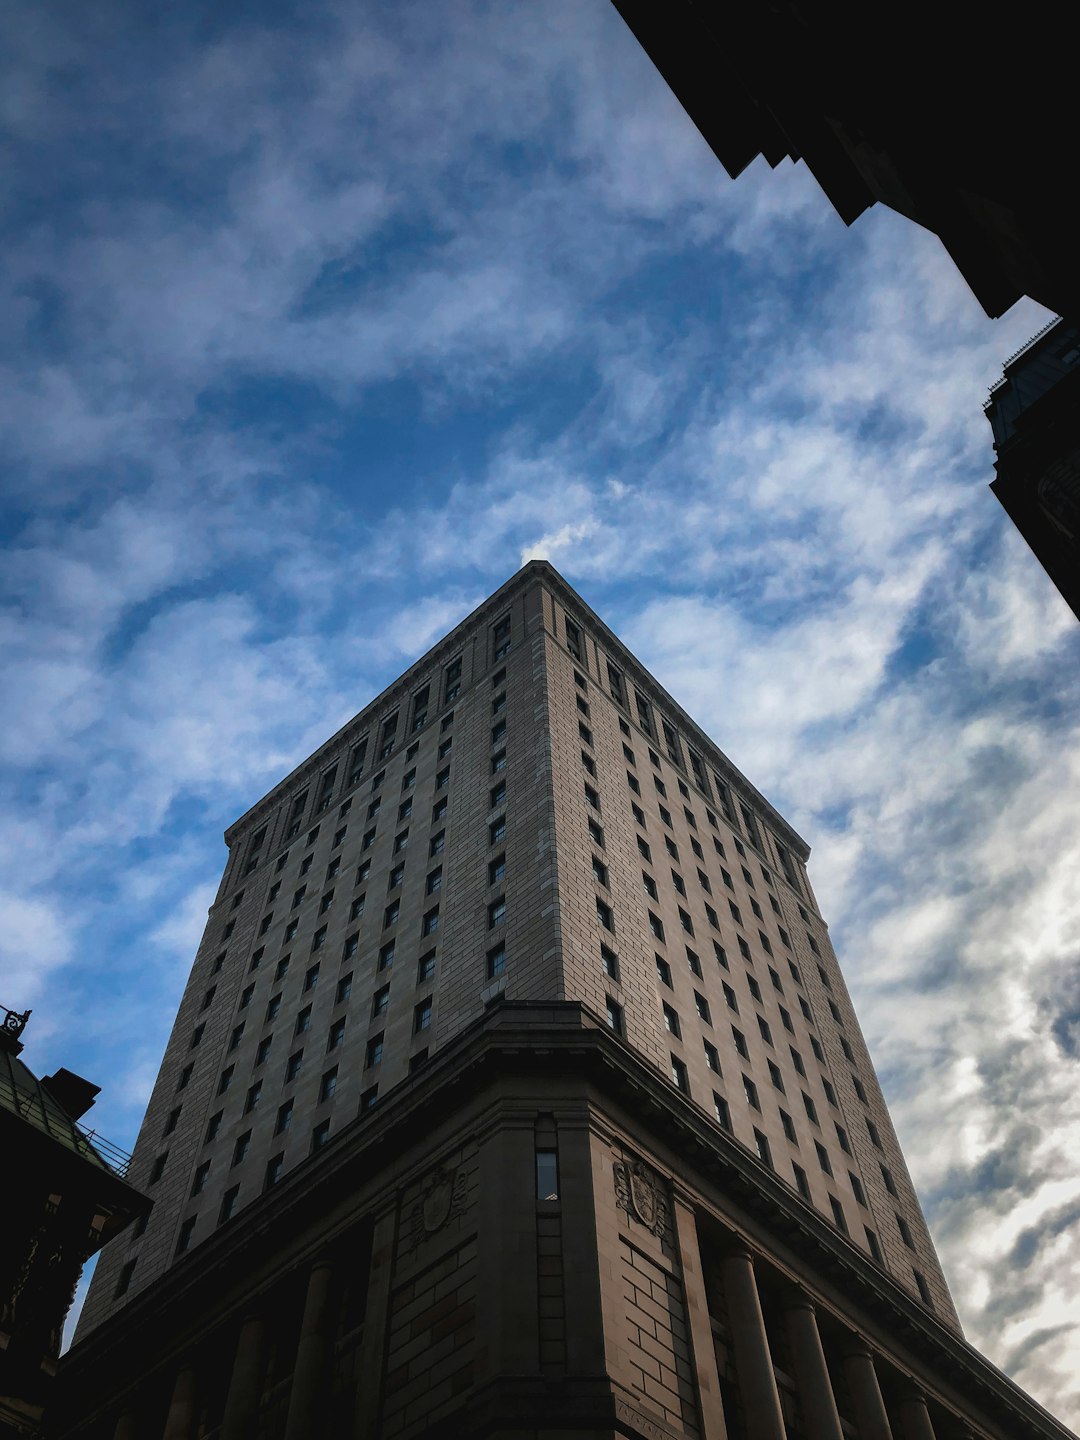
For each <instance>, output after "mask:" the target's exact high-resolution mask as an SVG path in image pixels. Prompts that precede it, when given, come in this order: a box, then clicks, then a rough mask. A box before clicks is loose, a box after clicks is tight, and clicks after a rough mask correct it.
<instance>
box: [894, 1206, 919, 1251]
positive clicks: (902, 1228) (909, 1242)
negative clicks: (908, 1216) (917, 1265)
mask: <svg viewBox="0 0 1080 1440" xmlns="http://www.w3.org/2000/svg"><path fill="white" fill-rule="evenodd" d="M896 1228H897V1230H899V1232H900V1239H901V1240H902V1241H903V1242H904V1244H905V1245H906V1246H907V1247H908V1249H909V1250H914V1249H915V1241H914V1240H913V1239H912V1238H911V1230H910V1228H909V1227H908V1223H907V1221H906V1220H905V1219H904V1217H903V1216H902V1215H897V1217H896Z"/></svg>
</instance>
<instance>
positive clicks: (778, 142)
mask: <svg viewBox="0 0 1080 1440" xmlns="http://www.w3.org/2000/svg"><path fill="white" fill-rule="evenodd" d="M614 4H615V6H616V8H617V9H618V11H619V13H620V14H621V15H622V17H623V19H624V20H625V21H626V23H627V25H628V26H629V27H630V29H631V30H632V31H633V33H634V35H635V36H636V37H637V39H638V41H639V42H640V43H641V45H642V47H643V48H644V49H645V51H646V52H647V53H648V55H649V56H650V58H651V59H652V61H653V63H654V64H655V65H656V68H657V69H658V70H659V71H660V73H661V75H662V76H663V77H664V79H665V80H666V81H667V83H668V85H670V87H671V89H672V90H673V91H674V93H675V95H676V97H677V98H678V100H679V101H680V103H681V104H682V106H683V107H684V109H685V110H686V112H687V114H688V115H689V116H690V118H691V119H692V120H693V122H694V124H695V125H696V126H697V127H698V129H699V130H700V131H701V133H702V135H703V136H704V137H705V139H706V140H707V141H708V143H709V145H710V146H711V147H712V149H713V151H714V153H715V154H716V156H717V157H718V159H719V160H720V161H721V163H722V164H723V166H724V168H725V169H726V170H727V172H728V174H729V175H731V176H732V177H735V176H737V175H739V174H740V173H741V172H742V170H743V169H745V167H746V166H747V165H748V164H749V163H750V162H751V161H752V160H754V159H755V158H756V157H757V156H758V155H763V156H764V157H765V159H766V160H767V161H768V163H769V164H770V165H772V166H774V167H775V166H776V165H778V164H779V163H780V161H781V160H783V159H785V158H787V159H791V160H803V161H805V162H806V164H807V166H808V167H809V169H810V170H811V172H812V173H813V174H814V176H815V177H816V179H817V181H818V183H819V184H820V185H821V187H822V189H823V190H824V191H825V193H826V195H827V196H828V198H829V200H830V201H831V202H832V204H833V206H834V207H835V208H836V210H837V212H838V214H839V215H840V216H841V218H842V219H843V220H844V221H845V223H846V224H851V222H852V221H853V220H855V219H856V218H857V217H858V216H859V215H861V214H862V212H863V211H864V210H865V209H867V207H868V206H870V205H872V204H874V203H875V201H881V202H882V204H885V205H888V206H889V207H890V208H891V209H893V210H897V211H899V213H900V214H902V215H906V216H907V217H908V218H909V219H911V220H915V221H917V222H918V224H920V225H922V226H924V227H925V228H926V229H927V230H932V231H934V232H935V234H937V235H938V236H939V237H940V238H941V240H942V242H943V244H944V245H945V248H946V249H947V250H948V252H949V254H950V255H951V256H952V258H953V260H954V261H955V262H956V264H957V266H958V267H959V269H960V271H961V273H962V274H963V276H964V278H965V280H966V281H967V283H968V284H969V285H970V286H971V289H972V290H973V291H974V292H975V294H976V296H977V297H978V299H979V301H980V303H981V304H982V306H983V308H984V309H985V310H986V312H987V314H988V315H1000V314H1001V313H1002V312H1003V311H1004V310H1007V309H1008V308H1009V306H1010V305H1012V304H1013V303H1014V301H1016V300H1017V299H1019V297H1020V296H1021V295H1030V296H1031V297H1032V298H1033V299H1035V300H1038V301H1040V302H1041V303H1042V304H1043V305H1045V306H1047V308H1048V309H1051V310H1053V311H1055V312H1058V313H1061V314H1064V315H1067V316H1070V317H1072V318H1075V319H1080V304H1078V299H1080V293H1078V283H1080V282H1078V278H1077V266H1076V261H1075V244H1074V239H1073V232H1074V224H1073V218H1074V217H1073V200H1072V186H1071V185H1070V184H1069V183H1068V180H1069V178H1070V177H1071V175H1072V173H1073V169H1074V166H1075V154H1074V151H1075V130H1076V122H1075V116H1074V114H1073V102H1072V100H1071V99H1070V98H1069V97H1070V94H1071V87H1070V86H1068V85H1062V84H1057V83H1055V82H1054V80H1053V78H1052V77H1051V75H1050V74H1049V73H1048V67H1050V66H1051V62H1052V60H1053V57H1054V56H1056V55H1058V54H1060V53H1061V47H1062V46H1063V45H1067V44H1068V42H1069V38H1071V37H1067V36H1066V33H1065V25H1066V20H1065V12H1064V11H1062V10H1061V9H1060V7H1054V8H1053V9H1051V7H1050V6H1047V5H1039V4H1036V5H1034V6H1030V7H1028V8H1027V9H1026V10H1025V11H1024V14H1023V23H1022V24H1016V25H1010V26H1009V27H1008V31H1007V33H1006V32H1005V31H1003V30H1002V29H1001V28H1000V27H999V26H996V25H994V24H993V23H992V21H991V20H990V19H989V18H988V17H987V15H986V14H984V13H982V12H980V13H976V12H975V11H973V10H971V9H967V10H960V11H956V10H951V11H948V12H946V11H943V10H942V9H941V8H940V7H934V6H931V5H929V4H926V3H921V4H914V5H912V4H909V5H905V6H904V7H903V10H902V11H901V10H896V11H869V10H867V8H866V6H865V5H857V4H855V3H853V0H846V3H845V0H770V3H759V4H734V5H731V4H721V3H720V0H614Z"/></svg>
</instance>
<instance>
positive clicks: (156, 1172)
mask: <svg viewBox="0 0 1080 1440" xmlns="http://www.w3.org/2000/svg"><path fill="white" fill-rule="evenodd" d="M168 1158H169V1152H168V1151H167V1150H166V1151H164V1152H163V1153H162V1154H161V1155H156V1156H155V1157H154V1163H153V1165H151V1167H150V1179H149V1182H148V1183H149V1184H151V1185H156V1184H157V1182H158V1181H159V1180H160V1179H161V1177H162V1175H164V1174H165V1162H166V1160H168Z"/></svg>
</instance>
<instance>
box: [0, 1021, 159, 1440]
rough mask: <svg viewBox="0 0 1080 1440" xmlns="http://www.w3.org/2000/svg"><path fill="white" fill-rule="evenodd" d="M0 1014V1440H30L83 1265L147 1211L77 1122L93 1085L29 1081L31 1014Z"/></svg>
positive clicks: (62, 1075)
mask: <svg viewBox="0 0 1080 1440" xmlns="http://www.w3.org/2000/svg"><path fill="white" fill-rule="evenodd" d="M0 1014H2V1015H3V1017H4V1018H3V1020H2V1021H0V1153H2V1154H3V1156H4V1186H3V1192H4V1194H3V1215H4V1245H3V1249H2V1251H0V1297H2V1303H3V1310H2V1313H0V1437H15V1436H35V1435H40V1434H41V1433H42V1431H41V1426H42V1416H43V1412H44V1409H45V1406H46V1403H47V1402H48V1399H49V1397H50V1393H51V1385H52V1377H53V1375H54V1373H55V1371H56V1367H57V1358H58V1356H59V1354H60V1342H61V1335H62V1332H63V1328H64V1320H65V1318H66V1316H67V1313H68V1310H69V1309H70V1307H71V1301H72V1297H73V1296H74V1293H75V1286H76V1285H77V1283H78V1280H79V1276H80V1275H81V1273H82V1268H83V1266H84V1265H85V1263H86V1261H87V1260H88V1259H89V1258H90V1256H91V1255H93V1254H94V1253H95V1252H96V1251H97V1250H98V1249H100V1247H101V1246H102V1245H103V1244H105V1243H106V1241H108V1240H110V1239H111V1238H112V1237H113V1236H114V1235H116V1234H118V1233H119V1231H120V1230H122V1229H123V1228H124V1226H125V1225H127V1224H128V1223H129V1222H130V1221H131V1220H133V1219H134V1218H135V1217H136V1216H137V1215H143V1214H145V1213H146V1212H147V1211H148V1210H149V1208H150V1207H149V1202H148V1201H146V1200H145V1199H144V1198H143V1197H142V1196H141V1195H139V1194H138V1193H137V1192H136V1191H135V1190H133V1189H132V1187H131V1186H130V1185H128V1184H127V1183H126V1182H125V1180H124V1178H123V1175H124V1170H125V1169H126V1165H127V1156H125V1155H123V1154H122V1153H121V1152H120V1151H117V1150H116V1149H115V1147H113V1146H111V1145H109V1143H108V1142H107V1141H104V1140H102V1139H101V1138H100V1137H99V1136H96V1135H95V1134H94V1133H93V1132H92V1131H89V1130H87V1129H86V1128H85V1127H84V1126H83V1125H82V1124H81V1120H82V1117H83V1115H85V1114H86V1112H87V1111H88V1110H89V1109H90V1107H91V1106H92V1105H93V1103H94V1097H95V1096H96V1095H97V1094H98V1092H99V1087H98V1086H97V1085H91V1084H90V1082H89V1081H88V1080H83V1079H82V1078H81V1077H80V1076H78V1075H74V1074H72V1072H71V1071H70V1070H64V1069H60V1070H58V1071H57V1072H56V1074H55V1075H47V1076H46V1077H45V1078H44V1079H42V1080H39V1079H37V1077H36V1076H35V1075H34V1074H33V1072H32V1071H31V1070H30V1069H29V1067H28V1066H27V1065H26V1064H25V1063H24V1062H23V1060H21V1059H20V1053H21V1051H22V1048H23V1046H22V1041H21V1039H20V1036H21V1035H22V1033H23V1030H24V1028H25V1025H26V1022H27V1019H28V1018H29V1015H30V1012H29V1011H26V1012H25V1014H16V1013H15V1012H14V1011H12V1010H6V1009H3V1008H2V1007H0Z"/></svg>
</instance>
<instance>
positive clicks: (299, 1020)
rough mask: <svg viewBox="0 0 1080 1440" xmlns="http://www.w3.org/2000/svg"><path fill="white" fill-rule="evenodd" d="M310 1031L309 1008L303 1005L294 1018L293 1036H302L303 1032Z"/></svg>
mask: <svg viewBox="0 0 1080 1440" xmlns="http://www.w3.org/2000/svg"><path fill="white" fill-rule="evenodd" d="M310 1029H311V1006H310V1005H305V1006H304V1008H303V1010H301V1011H300V1013H299V1015H297V1017H296V1026H295V1029H294V1031H293V1034H295V1035H303V1033H304V1031H305V1030H310Z"/></svg>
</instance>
